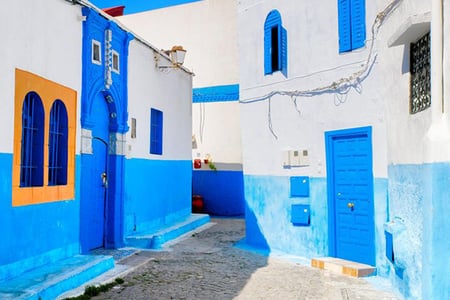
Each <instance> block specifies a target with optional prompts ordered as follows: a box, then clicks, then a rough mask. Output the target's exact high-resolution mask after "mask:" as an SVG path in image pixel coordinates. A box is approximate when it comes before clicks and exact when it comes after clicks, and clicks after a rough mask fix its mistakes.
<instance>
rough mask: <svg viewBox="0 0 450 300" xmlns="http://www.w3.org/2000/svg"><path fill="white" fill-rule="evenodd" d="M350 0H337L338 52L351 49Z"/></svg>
mask: <svg viewBox="0 0 450 300" xmlns="http://www.w3.org/2000/svg"><path fill="white" fill-rule="evenodd" d="M350 25H351V24H350V0H338V27H339V29H338V30H339V52H340V53H341V52H346V51H350V50H352V48H351V47H352V44H351V28H350V27H351V26H350Z"/></svg>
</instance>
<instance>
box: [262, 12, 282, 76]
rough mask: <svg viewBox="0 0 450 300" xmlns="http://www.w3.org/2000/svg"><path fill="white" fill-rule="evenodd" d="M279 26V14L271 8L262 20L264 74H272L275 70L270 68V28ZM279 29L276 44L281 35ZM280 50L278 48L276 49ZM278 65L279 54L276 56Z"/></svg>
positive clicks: (279, 40) (279, 60)
mask: <svg viewBox="0 0 450 300" xmlns="http://www.w3.org/2000/svg"><path fill="white" fill-rule="evenodd" d="M276 26H278V29H280V27H281V15H280V13H279V12H278V11H277V10H272V11H271V12H270V13H269V14H268V15H267V18H266V21H265V22H264V75H267V74H272V73H273V72H274V71H276V70H272V28H273V27H276ZM280 35H281V34H280V30H278V45H280V42H281V37H280ZM278 50H280V49H278ZM278 62H279V64H278V65H279V66H280V63H281V56H279V58H278Z"/></svg>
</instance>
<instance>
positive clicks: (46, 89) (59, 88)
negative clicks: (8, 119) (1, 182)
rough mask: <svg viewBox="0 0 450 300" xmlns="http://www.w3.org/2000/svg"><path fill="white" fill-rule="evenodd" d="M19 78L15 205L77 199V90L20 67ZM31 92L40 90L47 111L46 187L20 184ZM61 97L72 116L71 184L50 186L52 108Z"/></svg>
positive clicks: (70, 129)
mask: <svg viewBox="0 0 450 300" xmlns="http://www.w3.org/2000/svg"><path fill="white" fill-rule="evenodd" d="M15 78H16V85H15V96H14V101H15V102H14V104H15V109H14V158H13V170H12V171H13V172H12V173H13V178H12V185H13V186H12V205H13V206H22V205H29V204H38V203H46V202H54V201H62V200H73V199H74V198H75V197H74V195H75V190H74V188H75V133H76V112H77V92H76V91H75V90H72V89H70V88H68V87H65V86H63V85H60V84H58V83H55V82H53V81H50V80H47V79H45V78H42V77H40V76H38V75H35V74H33V73H30V72H27V71H23V70H20V69H16V72H15ZM31 91H34V92H36V93H37V94H38V95H39V97H40V98H41V100H42V104H43V105H44V113H45V130H44V186H42V187H20V153H21V140H22V106H23V101H24V99H25V96H26V95H27V94H28V93H29V92H31ZM57 99H59V100H61V101H62V102H64V105H65V106H66V109H67V117H68V120H67V121H68V157H67V185H58V186H48V175H47V174H48V143H49V119H50V109H51V107H52V104H53V102H54V101H55V100H57Z"/></svg>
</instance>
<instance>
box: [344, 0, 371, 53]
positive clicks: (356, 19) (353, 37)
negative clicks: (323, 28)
mask: <svg viewBox="0 0 450 300" xmlns="http://www.w3.org/2000/svg"><path fill="white" fill-rule="evenodd" d="M338 27H339V29H338V30H339V53H342V52H348V51H352V50H354V49H358V48H361V47H364V44H365V42H366V4H365V0H338Z"/></svg>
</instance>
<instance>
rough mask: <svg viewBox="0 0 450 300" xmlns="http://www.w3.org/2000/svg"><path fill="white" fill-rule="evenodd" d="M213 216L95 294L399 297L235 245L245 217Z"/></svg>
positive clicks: (128, 296)
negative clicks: (120, 281)
mask: <svg viewBox="0 0 450 300" xmlns="http://www.w3.org/2000/svg"><path fill="white" fill-rule="evenodd" d="M211 221H212V222H214V223H215V225H214V226H210V227H209V228H207V229H205V230H203V231H197V232H194V233H191V234H190V235H189V237H187V238H184V239H181V240H179V241H178V243H176V244H172V245H171V246H170V248H166V249H163V251H152V252H147V253H146V255H148V256H149V257H151V260H149V261H147V262H146V263H145V264H143V265H141V266H139V267H138V268H136V269H135V270H134V271H132V272H130V273H128V274H127V275H126V276H124V277H122V278H123V279H124V281H125V282H124V283H123V284H121V285H119V286H116V287H114V288H113V289H112V290H110V291H108V292H107V293H104V294H101V295H99V296H97V297H94V298H92V299H94V300H95V299H97V300H99V299H133V300H140V299H142V300H144V299H145V300H150V299H158V300H164V299H193V300H194V299H195V300H201V299H208V300H210V299H212V300H221V299H239V300H240V299H244V300H245V299H248V300H255V299H274V300H279V299H283V300H285V299H287V300H289V299H305V300H307V299H311V300H312V299H314V300H318V299H330V300H341V299H342V300H351V299H355V300H356V299H366V300H375V299H376V300H391V299H401V298H400V297H399V296H397V295H395V294H394V293H393V292H392V291H390V290H389V286H383V288H381V287H379V286H374V285H373V284H371V283H369V282H368V281H367V280H365V279H361V278H353V277H349V276H344V275H339V274H335V273H333V272H330V271H327V270H320V269H316V268H312V267H310V266H307V265H303V264H300V263H297V262H295V261H294V260H292V257H288V259H286V258H284V257H283V256H279V255H277V256H269V257H268V256H264V255H260V254H258V253H255V252H252V251H246V250H243V249H241V248H238V247H235V244H236V242H237V241H239V240H241V239H242V238H243V237H244V234H245V223H244V220H243V219H212V220H211ZM371 278H373V277H371Z"/></svg>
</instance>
